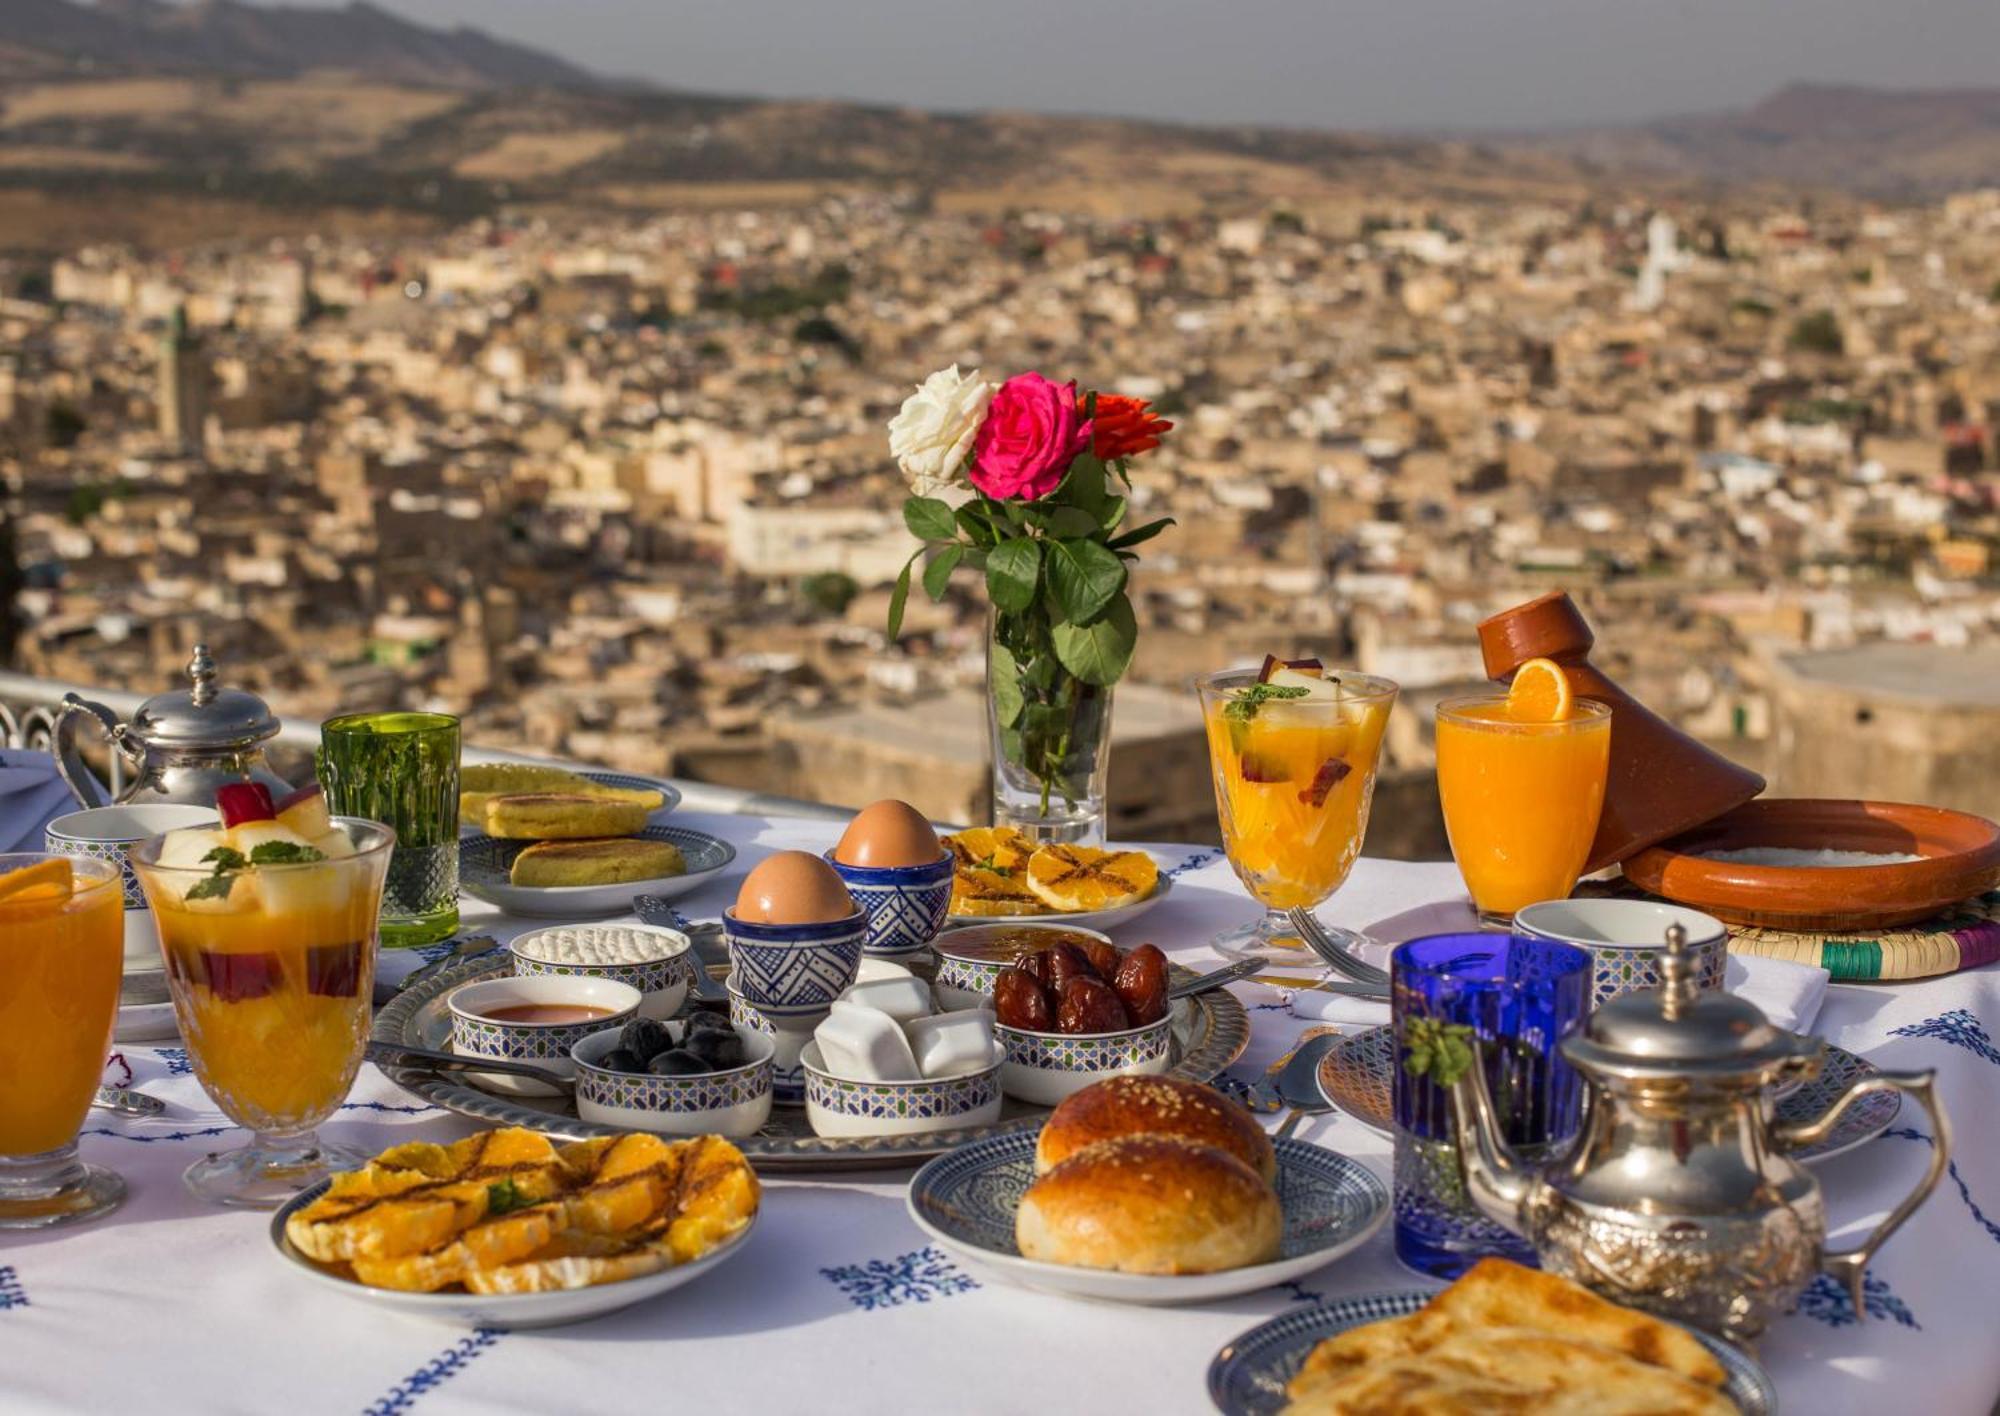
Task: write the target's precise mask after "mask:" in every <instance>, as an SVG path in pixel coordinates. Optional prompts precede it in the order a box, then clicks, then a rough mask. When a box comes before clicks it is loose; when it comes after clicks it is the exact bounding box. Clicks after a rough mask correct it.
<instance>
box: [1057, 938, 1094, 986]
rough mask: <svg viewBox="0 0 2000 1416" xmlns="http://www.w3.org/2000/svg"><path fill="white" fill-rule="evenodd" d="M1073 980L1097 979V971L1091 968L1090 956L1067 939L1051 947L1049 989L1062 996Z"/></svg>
mask: <svg viewBox="0 0 2000 1416" xmlns="http://www.w3.org/2000/svg"><path fill="white" fill-rule="evenodd" d="M1073 978H1097V970H1096V969H1094V968H1092V967H1091V966H1090V956H1089V955H1088V954H1086V953H1084V952H1083V950H1081V949H1079V948H1077V947H1076V945H1074V944H1072V943H1070V942H1069V941H1068V940H1067V939H1065V940H1062V941H1061V942H1059V943H1056V944H1052V945H1050V946H1049V988H1050V989H1051V990H1052V991H1053V992H1055V993H1056V994H1057V996H1061V994H1062V991H1063V989H1064V988H1065V987H1067V986H1068V984H1069V981H1070V980H1071V979H1073ZM1098 982H1100V983H1102V982H1103V980H1102V979H1098Z"/></svg>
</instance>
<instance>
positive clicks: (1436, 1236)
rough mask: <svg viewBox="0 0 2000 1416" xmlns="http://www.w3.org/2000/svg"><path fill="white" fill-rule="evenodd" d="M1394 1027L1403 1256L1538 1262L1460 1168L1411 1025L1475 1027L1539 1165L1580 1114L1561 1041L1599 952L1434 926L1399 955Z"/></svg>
mask: <svg viewBox="0 0 2000 1416" xmlns="http://www.w3.org/2000/svg"><path fill="white" fill-rule="evenodd" d="M1390 973H1391V988H1392V993H1393V997H1392V1001H1391V1003H1390V1014H1391V1018H1392V1020H1393V1023H1392V1025H1393V1026H1394V1028H1395V1031H1396V1053H1395V1072H1394V1077H1393V1080H1392V1082H1391V1088H1392V1091H1393V1093H1394V1098H1395V1111H1396V1160H1395V1197H1396V1198H1395V1207H1396V1257H1397V1258H1398V1259H1400V1260H1402V1262H1403V1263H1404V1264H1406V1265H1407V1266H1409V1267H1410V1268H1413V1269H1415V1270H1416V1271H1417V1272H1419V1273H1423V1274H1427V1275H1430V1276H1431V1277H1434V1278H1445V1279H1451V1278H1457V1277H1458V1276H1459V1275H1460V1274H1462V1273H1464V1272H1465V1271H1466V1270H1467V1269H1469V1268H1471V1267H1472V1265H1473V1264H1474V1263H1476V1262H1478V1261H1479V1260H1480V1259H1482V1258H1485V1257H1486V1256H1488V1255H1499V1256H1500V1257H1502V1258H1508V1259H1512V1260H1514V1261H1515V1262H1516V1263H1522V1264H1529V1265H1532V1264H1533V1263H1534V1262H1535V1251H1534V1249H1533V1248H1531V1247H1530V1246H1529V1244H1528V1242H1527V1241H1526V1240H1525V1239H1523V1238H1521V1236H1519V1235H1518V1234H1515V1233H1513V1232H1512V1231H1511V1230H1508V1229H1505V1228H1503V1227H1501V1226H1500V1225H1498V1224H1496V1223H1494V1222H1493V1221H1492V1220H1490V1219H1488V1218H1487V1217H1486V1216H1485V1215H1483V1214H1481V1213H1480V1212H1479V1211H1478V1210H1477V1209H1475V1208H1474V1207H1473V1205H1472V1202H1471V1201H1470V1200H1469V1199H1468V1198H1467V1197H1466V1194H1465V1186H1464V1184H1463V1182H1462V1181H1461V1180H1460V1178H1459V1171H1458V1148H1457V1144H1456V1141H1455V1138H1454V1132H1453V1130H1452V1124H1451V1098H1450V1095H1449V1094H1448V1093H1447V1091H1446V1090H1445V1088H1443V1087H1441V1086H1439V1085H1438V1084H1437V1082H1435V1081H1434V1080H1432V1079H1431V1078H1430V1077H1429V1076H1411V1075H1410V1073H1409V1071H1408V1070H1407V1069H1406V1067H1405V1063H1406V1061H1407V1060H1408V1058H1409V1055H1410V1044H1409V1031H1408V1029H1409V1024H1410V1022H1411V1021H1412V1020H1414V1019H1418V1018H1426V1019H1432V1020H1434V1021H1435V1022H1437V1023H1440V1024H1446V1025H1457V1026H1462V1027H1467V1028H1470V1029H1471V1030H1472V1034H1473V1036H1474V1037H1476V1038H1477V1039H1478V1042H1479V1047H1478V1056H1479V1059H1480V1061H1481V1063H1482V1064H1483V1066H1484V1068H1485V1072H1486V1085H1487V1088H1488V1090H1489V1091H1491V1093H1492V1095H1493V1109H1494V1112H1495V1114H1496V1116H1497V1117H1498V1118H1499V1122H1500V1127H1501V1131H1502V1133H1503V1134H1504V1135H1505V1137H1506V1139H1507V1141H1508V1142H1509V1143H1510V1144H1511V1145H1512V1146H1513V1147H1514V1149H1515V1150H1516V1152H1517V1153H1518V1154H1520V1155H1521V1157H1522V1158H1523V1160H1525V1161H1528V1162H1530V1163H1535V1162H1539V1161H1542V1160H1545V1159H1547V1158H1549V1157H1550V1156H1552V1155H1554V1154H1556V1153H1558V1152H1560V1151H1561V1150H1562V1149H1563V1148H1564V1147H1565V1146H1567V1145H1568V1143H1569V1142H1570V1140H1571V1139H1572V1138H1573V1137H1574V1136H1575V1135H1576V1132H1577V1128H1578V1126H1579V1125H1580V1124H1581V1119H1582V1105H1583V1085H1582V1082H1581V1080H1580V1079H1579V1078H1578V1077H1577V1075H1576V1071H1575V1069H1574V1068H1572V1067H1571V1066H1570V1065H1569V1063H1568V1062H1566V1061H1565V1060H1563V1056H1562V1053H1561V1052H1560V1051H1559V1050H1558V1044H1560V1043H1561V1041H1562V1040H1563V1039H1564V1038H1565V1037H1568V1036H1569V1035H1570V1034H1571V1033H1573V1032H1575V1031H1576V1030H1577V1029H1578V1028H1580V1027H1582V1026H1583V1022H1584V1018H1585V1017H1586V1016H1587V1015H1588V1013H1589V1011H1590V955H1589V954H1588V953H1586V952H1585V951H1584V950H1582V949H1579V948H1577V947H1576V946H1575V945H1573V944H1563V943H1560V942H1558V941H1556V940H1552V939H1530V938H1527V937H1525V936H1522V935H1509V934H1491V933H1480V934H1432V935H1427V936H1425V937H1424V938H1421V939H1412V940H1411V941H1409V943H1407V944H1403V945H1399V946H1398V947H1397V949H1396V952H1395V953H1394V955H1393V956H1391V959H1390Z"/></svg>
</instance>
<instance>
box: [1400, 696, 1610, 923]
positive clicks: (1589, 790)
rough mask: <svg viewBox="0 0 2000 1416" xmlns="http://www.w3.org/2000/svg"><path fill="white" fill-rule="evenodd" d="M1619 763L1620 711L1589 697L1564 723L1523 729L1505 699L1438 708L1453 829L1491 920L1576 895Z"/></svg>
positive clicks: (1443, 786) (1464, 871)
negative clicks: (1614, 756)
mask: <svg viewBox="0 0 2000 1416" xmlns="http://www.w3.org/2000/svg"><path fill="white" fill-rule="evenodd" d="M1610 762H1611V710H1610V708H1608V707H1606V706H1605V705H1604V704H1602V703H1598V702H1594V701H1592V700H1590V699H1581V698H1580V699H1577V700H1575V702H1574V703H1573V704H1571V705H1570V708H1569V716H1568V717H1565V718H1563V719H1560V720H1559V721H1555V722H1533V721H1525V722H1524V721H1522V720H1521V719H1520V718H1519V717H1518V716H1517V715H1516V714H1515V713H1514V712H1513V711H1512V710H1510V708H1509V705H1508V700H1507V699H1506V698H1504V697H1498V696H1491V697H1484V698H1454V699H1449V700H1447V701H1446V702H1444V703H1441V704H1439V705H1438V710H1437V776H1438V797H1439V800H1440V802H1441V803H1442V804H1443V807H1444V825H1445V832H1446V834H1447V835H1449V836H1450V838H1451V853H1452V857H1453V859H1455V860H1456V861H1457V862H1458V870H1459V873H1460V874H1461V875H1463V876H1464V877H1465V885H1466V889H1467V890H1469V891H1470V892H1471V894H1472V903H1473V905H1474V907H1475V908H1477V909H1478V911H1479V914H1480V917H1481V918H1482V919H1483V920H1485V921H1486V922H1487V923H1489V924H1506V923H1508V922H1510V921H1511V920H1512V919H1513V917H1514V912H1515V911H1516V910H1519V909H1525V908H1526V907H1527V906H1529V905H1532V904H1535V903H1537V902H1538V901H1541V900H1560V899H1564V898H1566V897H1567V896H1568V895H1569V892H1570V891H1571V890H1573V889H1575V888H1576V882H1577V877H1578V876H1579V875H1581V874H1582V872H1583V864H1584V862H1585V861H1586V860H1588V859H1589V858H1590V843H1591V841H1592V840H1593V839H1594V838H1595V837H1596V835H1597V818H1598V816H1599V814H1600V813H1601V812H1602V811H1603V809H1604V777H1605V772H1606V770H1607V768H1608V767H1609V766H1610Z"/></svg>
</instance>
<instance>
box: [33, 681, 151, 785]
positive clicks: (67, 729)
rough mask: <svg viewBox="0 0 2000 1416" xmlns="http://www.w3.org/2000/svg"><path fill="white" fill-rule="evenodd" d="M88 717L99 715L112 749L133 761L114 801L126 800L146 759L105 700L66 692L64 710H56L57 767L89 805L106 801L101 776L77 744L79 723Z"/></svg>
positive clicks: (99, 720)
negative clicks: (100, 782) (126, 736)
mask: <svg viewBox="0 0 2000 1416" xmlns="http://www.w3.org/2000/svg"><path fill="white" fill-rule="evenodd" d="M85 717H91V718H95V719H96V720H97V721H98V724H99V725H100V726H102V727H103V729H104V735H105V737H106V738H108V739H110V742H111V750H112V752H114V753H117V754H120V755H122V756H123V757H124V758H125V760H126V761H127V762H129V763H131V764H132V770H131V771H130V772H129V773H127V774H126V780H125V786H124V789H123V790H122V791H120V792H119V793H118V795H117V796H116V797H114V798H112V800H113V801H114V802H122V801H124V800H125V799H126V798H127V797H129V796H131V795H132V793H133V792H135V791H137V790H138V789H139V781H140V778H141V776H142V772H141V769H142V768H143V767H144V766H145V760H144V758H143V756H141V755H140V754H139V753H137V752H135V751H134V750H133V748H132V746H131V745H130V744H129V743H128V742H126V740H125V725H124V724H123V723H121V722H119V721H118V715H117V714H115V713H113V712H112V711H111V710H110V709H109V708H106V707H105V706H104V705H103V704H102V703H92V702H90V701H89V700H88V699H85V698H79V697H77V696H76V695H75V694H74V693H65V694H64V695H63V700H62V710H61V711H60V712H58V713H57V714H56V726H55V741H54V742H53V743H51V744H50V746H51V747H52V749H53V750H54V755H55V759H56V771H58V772H60V773H61V774H62V779H63V780H64V781H65V782H67V783H68V784H69V790H70V795H72V796H74V797H75V798H76V799H77V800H78V801H79V802H81V803H83V805H84V806H85V807H93V806H103V805H105V804H106V803H105V800H104V791H103V788H102V787H100V786H99V785H98V781H97V777H96V776H95V775H94V774H93V773H92V772H91V770H90V768H89V767H87V766H86V765H84V761H83V755H82V754H81V753H80V752H78V751H77V748H76V727H77V724H78V723H79V722H80V721H81V720H82V719H84V718H85Z"/></svg>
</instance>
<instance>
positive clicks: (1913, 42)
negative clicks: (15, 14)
mask: <svg viewBox="0 0 2000 1416" xmlns="http://www.w3.org/2000/svg"><path fill="white" fill-rule="evenodd" d="M294 2H295V0H294ZM377 3H379V4H382V5H384V6H386V7H387V8H389V9H391V10H395V11H399V12H401V13H402V14H405V15H408V16H410V17H411V18H413V19H417V20H420V21H422V22H424V23H426V24H433V25H436V24H458V23H466V24H473V25H477V26H479V27H481V28H484V29H487V30H490V31H492V32H493V33H495V34H498V35H502V36H505V37H508V38H513V39H518V40H522V41H525V42H528V43H531V44H534V45H537V46H539V47H542V48H546V49H549V50H553V51H555V52H557V53H559V54H562V55H564V56H565V57H568V58H570V59H573V60H575V61H577V62H580V63H582V64H584V65H586V66H588V67H590V68H594V69H598V70H602V71H605V72H609V73H616V74H632V75H637V76H640V77H643V78H646V79H648V80H650V81H652V82H654V83H657V84H661V85H665V86H669V87H687V88H700V89H706V90H711V91H716V92H729V93H750V94H769V95H777V96H786V97H833V98H857V99H868V100H876V101H886V102H896V103H909V104H915V105H919V106H922V107H928V108H996V107H998V108H1005V107H1015V108H1032V109H1041V110H1053V111H1071V112H1080V111H1088V112H1111V113H1129V114H1135V115H1145V116H1153V117H1164V118H1176V119H1185V120H1189V121H1218V120H1219V121H1243V122H1264V123H1283V124H1297V125H1301V126H1312V127H1357V128H1359V127H1483V126H1532V125H1537V124H1550V123H1586V122H1600V121H1616V120H1621V119H1639V118H1648V117H1655V116H1658V115H1661V114H1667V113H1685V112H1694V111H1701V110H1708V109H1716V108H1728V107H1736V106H1741V105H1745V104H1748V103H1752V102H1754V101H1755V100H1757V99H1758V98H1761V97H1762V96H1763V95H1765V94H1766V93H1768V92H1770V91H1771V90H1773V89H1775V88H1777V87H1778V86H1779V85H1781V84H1783V83H1786V82H1788V81H1790V80H1793V79H1821V80H1843V81H1851V82H1860V83H1871V84H1878V85H1883V86H1892V87H1894V86H1907V87H1930V86H1939V85H1947V84H1978V85H1986V84H1991V83H1994V82H1996V61H2000V0H979V3H967V2H966V0H377Z"/></svg>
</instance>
